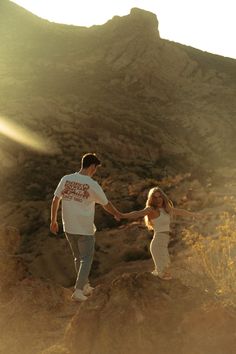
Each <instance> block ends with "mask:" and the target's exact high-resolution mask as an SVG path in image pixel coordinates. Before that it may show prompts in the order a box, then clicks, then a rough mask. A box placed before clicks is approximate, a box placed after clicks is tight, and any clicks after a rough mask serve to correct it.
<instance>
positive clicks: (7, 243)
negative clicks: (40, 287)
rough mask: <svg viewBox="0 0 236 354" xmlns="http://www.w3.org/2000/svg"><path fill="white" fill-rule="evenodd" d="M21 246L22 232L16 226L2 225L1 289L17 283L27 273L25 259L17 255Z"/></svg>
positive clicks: (0, 232) (0, 248)
mask: <svg viewBox="0 0 236 354" xmlns="http://www.w3.org/2000/svg"><path fill="white" fill-rule="evenodd" d="M19 246H20V234H19V231H18V230H17V229H16V228H14V227H9V226H4V225H2V226H0V250H1V251H0V278H1V284H0V289H1V290H4V289H6V288H8V287H9V286H12V285H14V284H16V282H17V281H18V280H21V279H23V278H24V276H25V275H26V267H25V265H24V262H23V260H22V259H21V258H20V257H19V256H17V255H16V252H17V251H18V248H19Z"/></svg>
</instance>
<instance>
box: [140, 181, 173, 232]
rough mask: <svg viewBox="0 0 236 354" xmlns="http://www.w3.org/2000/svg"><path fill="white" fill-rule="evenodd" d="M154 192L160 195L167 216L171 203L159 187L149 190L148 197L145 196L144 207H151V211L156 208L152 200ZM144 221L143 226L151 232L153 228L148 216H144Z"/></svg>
mask: <svg viewBox="0 0 236 354" xmlns="http://www.w3.org/2000/svg"><path fill="white" fill-rule="evenodd" d="M156 192H159V193H160V194H161V197H162V199H163V209H164V210H165V211H166V213H168V214H169V212H170V209H171V208H172V207H173V203H172V201H171V200H170V199H169V198H168V196H167V195H166V194H165V193H164V192H163V190H162V189H161V188H160V187H153V188H151V189H150V191H149V192H148V196H147V201H146V207H152V208H153V209H156V208H157V206H156V204H155V203H154V198H153V194H154V193H156ZM144 221H145V225H146V226H147V228H148V229H149V230H153V226H152V224H151V223H150V220H149V218H148V215H146V216H145V217H144Z"/></svg>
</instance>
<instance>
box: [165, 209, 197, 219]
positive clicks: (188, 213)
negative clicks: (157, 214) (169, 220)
mask: <svg viewBox="0 0 236 354" xmlns="http://www.w3.org/2000/svg"><path fill="white" fill-rule="evenodd" d="M170 213H171V215H173V216H183V217H190V218H196V219H200V218H203V217H204V215H203V214H201V213H196V212H192V211H188V210H185V209H178V208H173V207H172V208H170Z"/></svg>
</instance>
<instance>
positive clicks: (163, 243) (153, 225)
mask: <svg viewBox="0 0 236 354" xmlns="http://www.w3.org/2000/svg"><path fill="white" fill-rule="evenodd" d="M173 216H187V217H197V216H199V214H198V213H192V212H190V211H187V210H183V209H177V208H174V207H173V203H172V202H171V200H170V199H169V198H168V197H167V195H166V194H165V193H164V192H163V191H162V190H161V188H159V187H154V188H152V189H150V191H149V193H148V198H147V202H146V207H145V208H144V209H143V210H139V211H131V212H130V213H121V218H128V219H136V218H140V217H144V219H145V224H146V226H147V228H148V229H149V230H153V231H154V235H153V239H152V241H151V244H150V251H151V255H152V259H153V262H154V264H155V269H154V270H153V271H152V274H153V275H155V276H158V277H160V278H161V279H165V280H170V279H172V276H171V274H170V273H169V271H168V267H169V264H170V256H169V252H168V243H169V231H170V221H171V217H173Z"/></svg>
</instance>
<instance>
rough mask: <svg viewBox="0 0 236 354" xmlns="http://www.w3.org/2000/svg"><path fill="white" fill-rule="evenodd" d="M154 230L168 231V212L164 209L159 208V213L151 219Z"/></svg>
mask: <svg viewBox="0 0 236 354" xmlns="http://www.w3.org/2000/svg"><path fill="white" fill-rule="evenodd" d="M151 223H152V226H153V230H154V232H169V231H170V214H168V213H167V212H166V211H165V210H164V209H162V208H161V209H160V215H159V216H158V217H157V218H155V219H152V220H151Z"/></svg>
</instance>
